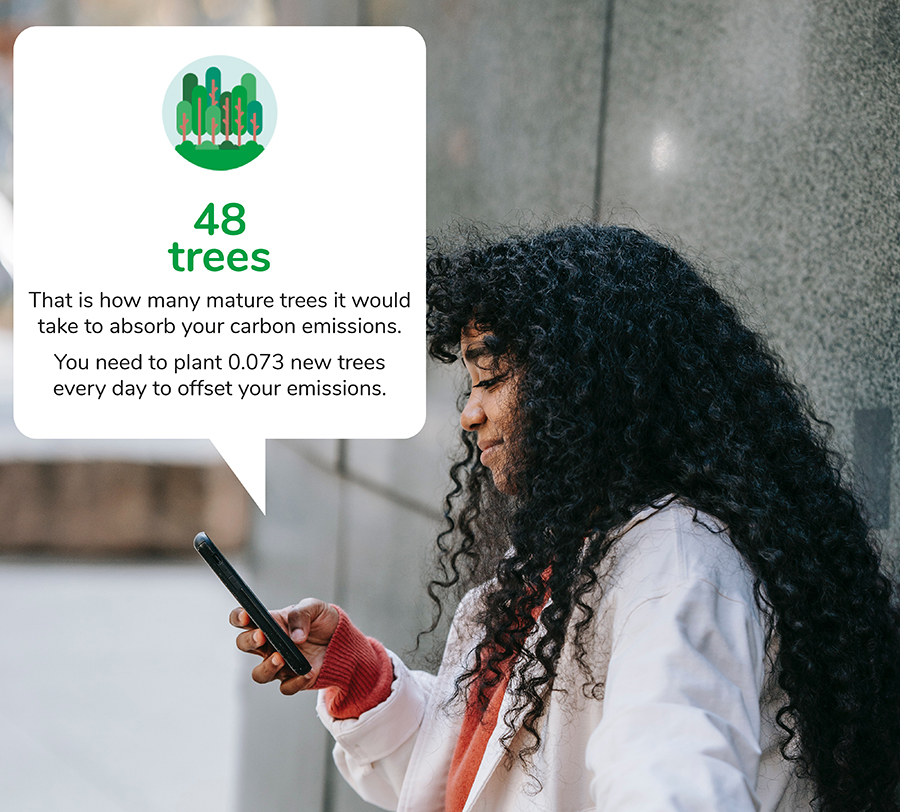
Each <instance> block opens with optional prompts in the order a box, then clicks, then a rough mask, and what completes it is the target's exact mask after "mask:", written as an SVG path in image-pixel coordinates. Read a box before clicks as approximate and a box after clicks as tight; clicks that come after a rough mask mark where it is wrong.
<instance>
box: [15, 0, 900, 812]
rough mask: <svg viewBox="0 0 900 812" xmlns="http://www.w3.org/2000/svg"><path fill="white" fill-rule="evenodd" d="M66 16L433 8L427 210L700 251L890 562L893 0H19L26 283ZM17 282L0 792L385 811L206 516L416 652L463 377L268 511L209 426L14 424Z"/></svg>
mask: <svg viewBox="0 0 900 812" xmlns="http://www.w3.org/2000/svg"><path fill="white" fill-rule="evenodd" d="M46 24H51V25H407V26H412V27H414V28H415V29H417V30H418V31H419V32H420V33H421V34H422V35H423V37H424V38H425V41H426V43H427V49H428V181H429V184H428V223H429V230H430V231H432V232H433V231H437V230H439V229H440V228H442V227H443V226H444V225H446V224H447V223H449V222H451V221H452V220H453V219H454V218H465V219H477V220H481V221H485V222H487V223H515V222H526V223H530V222H542V221H544V220H545V219H549V220H554V219H555V220H559V219H566V218H572V217H581V218H592V217H593V218H600V219H604V220H613V221H617V222H625V223H629V224H631V225H635V226H637V227H640V228H644V229H650V230H652V231H654V232H655V233H661V234H666V235H670V236H671V237H673V238H677V239H678V240H679V244H680V246H681V247H682V248H683V249H685V250H686V251H687V252H688V253H689V254H691V255H693V256H697V255H699V256H702V257H704V258H705V259H706V260H707V261H708V262H709V263H710V264H711V265H712V266H713V267H714V268H715V269H716V271H717V273H718V274H719V278H720V280H721V283H722V286H723V287H724V288H725V289H726V290H727V291H729V292H730V293H731V294H732V295H734V296H737V297H738V299H739V301H740V303H741V305H742V307H743V308H744V309H745V310H746V311H747V312H748V313H749V317H750V321H751V322H752V323H753V324H754V325H755V326H756V327H758V328H759V329H761V330H762V331H763V332H764V333H765V334H766V335H768V336H769V338H770V339H771V341H772V342H773V344H774V345H775V346H776V347H777V348H778V349H779V350H780V352H781V353H782V354H783V355H784V357H785V359H786V361H787V365H788V367H789V369H791V370H792V372H793V373H794V374H795V376H796V377H797V378H798V379H799V380H800V381H801V382H802V383H803V384H804V385H805V386H806V387H807V388H808V389H809V391H810V393H811V395H812V398H813V400H814V402H815V404H816V405H817V408H818V410H819V413H820V415H821V416H823V417H824V418H826V419H827V420H829V421H830V422H831V423H832V424H833V425H834V427H835V430H836V435H835V437H836V443H837V444H838V446H839V448H840V449H841V450H842V452H843V453H844V454H845V455H846V456H847V457H848V458H849V459H850V461H851V463H852V465H853V469H854V471H855V476H856V477H857V479H858V481H859V482H860V483H861V484H862V485H864V487H865V490H866V497H867V500H868V504H869V509H870V512H871V515H872V517H873V519H874V522H875V525H876V526H877V528H878V532H879V534H880V537H881V539H882V541H883V543H884V546H885V549H886V552H887V554H888V557H889V560H890V561H892V562H896V561H897V558H898V547H900V464H898V463H900V459H898V450H900V438H898V436H897V435H898V430H900V429H898V421H895V419H894V416H895V413H897V409H898V408H900V270H898V269H900V238H898V225H897V224H898V222H900V173H898V169H900V155H898V150H900V146H898V144H900V99H898V92H900V90H898V89H900V6H898V4H897V2H896V0H856V2H853V3H850V2H846V1H845V0H841V1H838V0H816V2H815V3H813V2H811V0H674V2H665V3H663V2H660V0H590V1H588V0H480V2H476V0H416V2H411V0H240V2H239V1H238V0H2V1H0V193H2V194H0V263H2V264H3V265H4V267H5V268H8V269H10V270H12V271H14V260H13V256H12V251H11V241H10V233H11V203H12V202H13V201H14V196H15V191H14V187H13V182H12V180H13V179H12V175H11V166H12V164H11V155H12V148H13V145H12V142H11V118H12V84H11V77H12V44H13V41H14V39H15V36H16V35H17V33H18V32H19V31H20V30H22V29H23V28H24V27H26V26H29V25H46ZM48 193H52V190H48ZM347 208H348V212H347V213H348V214H355V215H359V214H360V213H358V212H353V210H352V203H351V201H348V205H347ZM363 214H364V213H363ZM11 284H12V283H11V279H10V277H9V276H8V275H7V274H6V273H5V272H0V302H2V303H0V324H2V329H0V409H2V411H0V416H2V421H0V611H2V612H3V616H4V619H5V621H6V623H5V626H6V629H7V632H6V634H5V640H6V645H5V646H3V648H2V650H0V724H2V725H3V729H4V731H5V735H4V736H3V737H2V740H0V798H2V799H3V807H4V809H9V810H11V812H22V811H23V810H27V811H29V812H30V811H31V810H34V812H44V810H47V811H48V812H49V810H54V812H57V810H66V811H67V812H68V811H70V810H71V811H72V812H80V811H81V810H88V809H90V810H91V812H106V811H107V810H110V811H112V810H116V811H118V812H157V811H159V812H163V810H165V812H171V811H172V810H188V809H189V810H193V811H194V812H200V811H201V810H210V812H212V810H216V812H223V811H224V812H250V811H251V810H256V809H259V808H261V807H264V808H266V809H267V810H270V812H282V810H284V812H287V810H304V812H305V811H306V810H309V811H310V812H338V811H339V810H340V811H341V812H353V811H354V810H363V809H369V808H371V807H368V806H367V805H365V804H363V803H362V802H361V801H359V800H358V799H357V798H356V797H355V796H354V795H353V794H352V793H351V792H350V791H349V790H348V789H347V788H346V787H345V785H344V784H343V783H342V781H341V779H340V777H339V776H338V775H337V773H336V771H335V769H334V767H333V765H332V763H331V759H330V743H329V741H328V740H327V736H326V734H325V733H324V731H323V730H322V729H321V727H320V726H319V724H318V721H317V720H316V719H315V717H314V712H313V705H314V702H313V697H311V696H302V697H294V698H291V699H287V698H284V697H281V696H280V695H279V694H278V691H277V689H276V688H274V687H273V686H265V687H260V686H256V685H254V684H253V683H252V682H251V681H250V679H249V676H248V673H247V672H248V671H249V667H248V663H246V662H243V661H242V660H241V658H240V656H239V655H238V653H237V652H236V651H235V650H234V649H233V642H232V641H233V635H232V634H231V631H230V629H229V627H228V626H227V624H226V614H227V611H228V610H229V608H230V607H231V605H232V601H231V599H230V598H229V596H228V595H227V594H226V593H225V592H224V590H223V589H222V588H221V586H220V585H219V584H218V582H217V581H215V579H214V578H213V577H212V576H211V574H210V573H209V572H208V571H206V569H205V567H204V565H202V563H201V562H199V559H198V560H197V561H195V560H193V559H194V553H193V551H192V550H191V549H190V539H191V537H192V536H193V534H194V533H195V532H196V531H197V530H198V529H200V527H201V526H202V527H205V528H206V529H207V530H209V532H210V535H212V536H213V538H215V539H216V540H217V541H220V542H222V543H223V546H227V547H228V548H229V549H231V550H232V551H233V553H234V554H235V555H236V557H237V561H238V564H239V566H240V567H241V568H243V569H244V570H245V571H246V572H247V573H248V579H249V580H251V582H252V584H253V585H254V586H256V587H257V591H258V592H259V594H260V595H261V596H262V597H263V599H264V600H266V601H267V602H268V603H269V604H270V605H279V606H280V605H285V604H289V603H293V602H295V601H296V600H298V599H299V598H300V597H302V596H304V595H307V594H315V595H317V596H319V597H322V598H325V599H328V600H331V601H334V602H337V603H339V604H340V605H342V606H343V607H344V608H345V609H346V610H347V611H348V613H349V614H350V615H351V617H353V618H354V619H355V621H356V622H357V624H358V625H359V626H361V627H362V628H363V629H364V630H365V631H366V632H367V633H368V634H371V635H374V636H377V637H378V638H380V639H381V640H383V641H384V642H385V644H386V645H388V646H389V647H391V648H393V649H394V650H395V651H398V652H406V651H408V650H409V649H410V648H412V646H413V645H414V640H415V633H416V631H418V630H419V629H420V628H422V627H423V626H424V625H427V621H428V619H429V617H430V615H429V612H430V609H429V606H428V603H427V600H426V599H425V598H424V597H423V596H424V588H423V585H424V582H425V580H426V577H427V569H428V562H429V559H430V550H431V547H432V541H433V537H434V534H435V532H436V528H437V527H438V526H439V524H440V500H441V496H442V494H443V492H444V490H445V488H446V473H445V472H446V454H447V449H448V447H449V446H450V445H451V444H452V443H453V442H454V436H455V428H454V427H455V424H456V421H457V416H456V411H455V407H454V402H455V390H456V386H457V383H458V379H457V378H455V377H454V375H455V373H453V372H450V371H447V370H444V369H437V368H430V369H429V389H428V414H429V418H428V422H427V424H426V426H425V428H424V430H423V431H422V432H421V433H420V434H419V435H417V436H416V437H415V438H413V439H411V440H405V441H390V442H388V441H356V440H354V441H345V440H339V439H335V440H333V441H321V440H320V441H303V440H285V441H270V442H269V444H268V515H267V516H265V517H263V516H262V515H261V514H259V513H258V512H257V511H256V509H255V508H253V507H251V506H250V504H249V502H248V500H247V498H246V495H245V494H244V493H243V491H242V490H241V488H240V486H239V485H238V484H237V483H236V481H235V480H234V478H233V477H232V476H231V474H230V473H229V472H228V470H227V469H226V468H224V467H223V466H222V464H221V461H220V460H219V458H218V457H217V455H216V454H215V452H214V451H213V449H212V447H211V446H210V445H209V444H208V443H205V442H197V443H187V442H183V441H182V442H170V443H166V442H142V443H138V442H128V441H122V442H110V441H106V442H100V441H97V442H85V441H81V442H73V441H69V442H64V441H59V442H51V441H41V442H38V441H31V440H27V439H26V438H24V437H22V436H21V435H19V434H18V432H17V431H16V429H15V427H14V425H13V423H12V406H11V403H12V393H11V332H10V330H11V325H12V313H11V307H10V292H11ZM439 643H440V641H439V640H438V641H437V644H439ZM426 648H427V645H426ZM411 659H412V660H413V661H419V662H421V661H422V659H423V655H422V654H414V655H411Z"/></svg>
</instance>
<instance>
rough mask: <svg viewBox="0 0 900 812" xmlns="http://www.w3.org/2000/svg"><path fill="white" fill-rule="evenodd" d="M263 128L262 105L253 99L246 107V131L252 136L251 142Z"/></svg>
mask: <svg viewBox="0 0 900 812" xmlns="http://www.w3.org/2000/svg"><path fill="white" fill-rule="evenodd" d="M262 128H263V108H262V103H261V102H259V101H257V100H256V99H254V100H253V101H252V102H250V103H249V104H248V105H247V130H248V131H249V132H250V133H251V134H252V135H253V141H254V142H255V141H256V136H257V135H258V134H259V133H261V132H262Z"/></svg>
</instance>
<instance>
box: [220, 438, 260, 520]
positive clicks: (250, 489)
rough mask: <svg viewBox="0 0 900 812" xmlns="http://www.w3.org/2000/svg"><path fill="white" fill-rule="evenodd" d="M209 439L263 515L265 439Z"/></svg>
mask: <svg viewBox="0 0 900 812" xmlns="http://www.w3.org/2000/svg"><path fill="white" fill-rule="evenodd" d="M210 440H211V441H212V444H213V445H214V446H215V447H216V451H218V452H219V453H220V454H221V455H222V459H224V460H225V462H226V463H228V467H229V468H231V470H232V472H233V473H234V475H235V476H236V477H237V478H238V479H239V480H240V483H241V485H243V486H244V489H245V490H246V491H247V493H249V494H250V498H251V499H252V500H253V501H254V502H256V506H257V507H258V508H259V509H260V510H261V511H262V513H263V515H264V516H265V514H266V441H265V440H264V439H263V440H260V439H258V438H256V437H211V438H210Z"/></svg>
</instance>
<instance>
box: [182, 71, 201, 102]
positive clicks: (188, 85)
mask: <svg viewBox="0 0 900 812" xmlns="http://www.w3.org/2000/svg"><path fill="white" fill-rule="evenodd" d="M199 81H200V80H199V79H198V78H197V74H196V73H186V74H185V75H184V78H183V79H182V80H181V98H182V100H183V101H186V102H190V101H191V100H192V99H193V93H194V88H195V87H197V84H198V83H199Z"/></svg>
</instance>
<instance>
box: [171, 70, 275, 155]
mask: <svg viewBox="0 0 900 812" xmlns="http://www.w3.org/2000/svg"><path fill="white" fill-rule="evenodd" d="M219 60H221V62H220V61H219ZM235 63H240V64H241V65H243V66H245V68H244V70H243V71H241V70H240V69H238V70H233V67H234V65H235ZM246 67H252V66H249V65H247V63H246V62H243V63H241V62H240V60H237V59H234V58H233V57H211V58H210V60H209V61H208V62H207V63H206V64H203V61H202V60H198V61H197V62H194V63H192V65H191V66H189V69H188V70H186V71H185V72H184V73H183V74H182V75H180V76H179V77H178V79H177V80H176V81H178V82H180V90H181V92H180V93H177V97H176V98H175V99H174V100H173V101H172V102H171V104H172V106H171V107H169V108H168V112H167V113H166V116H165V123H166V128H167V130H169V132H170V140H171V141H172V143H173V145H174V146H175V150H176V151H177V152H178V154H179V155H181V156H182V157H183V158H185V159H186V160H188V161H190V162H191V163H193V164H196V165H197V166H201V167H203V168H205V169H215V170H227V169H234V168H236V167H239V166H243V165H245V164H248V163H250V161H252V160H253V159H254V158H256V157H257V156H259V155H260V154H262V152H263V151H264V149H265V144H266V143H267V142H268V139H269V138H270V137H271V136H270V135H264V136H263V137H262V139H261V138H260V136H261V135H263V132H264V129H263V126H264V125H263V122H264V118H265V119H270V116H269V115H268V114H267V113H266V111H265V107H266V105H267V104H269V103H271V102H272V95H271V90H270V89H268V88H269V86H268V83H266V81H265V78H263V79H262V88H263V89H264V90H265V93H267V94H268V95H265V93H264V98H260V97H259V89H260V75H259V72H258V71H256V69H255V68H254V69H253V70H250V71H248V70H246ZM200 76H203V80H204V81H203V83H202V84H201V82H200V78H199V77H200ZM238 76H239V77H240V81H239V82H237V84H234V85H231V89H230V90H223V88H225V87H227V86H229V80H230V81H231V82H234V81H235V80H236V79H237V78H238ZM173 85H174V82H173ZM171 92H172V91H170V93H171ZM169 98H171V96H170V95H167V99H169ZM266 100H267V101H266ZM167 104H168V102H167ZM273 110H274V108H273ZM272 115H273V116H274V112H272ZM273 122H274V119H271V120H269V122H268V125H269V126H268V130H266V132H269V131H270V130H271V125H272V123H273ZM176 134H177V135H176ZM190 136H195V138H190ZM248 136H249V137H248Z"/></svg>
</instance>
